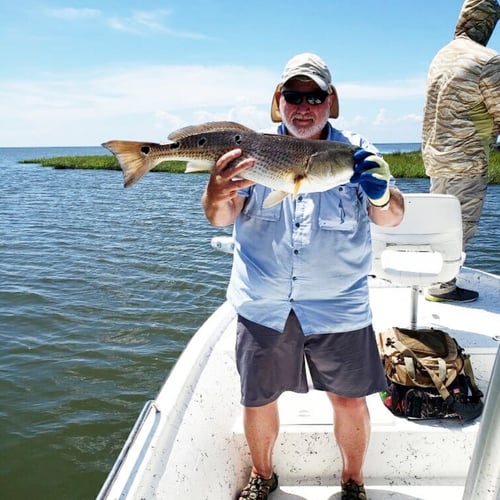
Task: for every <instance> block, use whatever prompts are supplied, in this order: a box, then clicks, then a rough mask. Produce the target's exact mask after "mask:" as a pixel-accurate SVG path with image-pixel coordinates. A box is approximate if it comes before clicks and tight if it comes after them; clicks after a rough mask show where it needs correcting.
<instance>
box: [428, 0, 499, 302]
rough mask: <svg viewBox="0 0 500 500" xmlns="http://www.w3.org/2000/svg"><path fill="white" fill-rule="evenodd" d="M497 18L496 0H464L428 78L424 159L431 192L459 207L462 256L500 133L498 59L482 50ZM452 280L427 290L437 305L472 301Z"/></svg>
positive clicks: (470, 294)
mask: <svg viewBox="0 0 500 500" xmlns="http://www.w3.org/2000/svg"><path fill="white" fill-rule="evenodd" d="M498 19H500V6H499V4H498V3H497V0H466V1H465V2H464V4H463V6H462V10H461V12H460V15H459V18H458V23H457V26H456V29H455V38H454V39H453V40H452V41H451V42H450V43H449V44H448V45H446V46H445V47H443V48H442V49H441V50H440V51H439V52H438V53H437V54H436V56H435V57H434V59H433V61H432V63H431V65H430V69H429V74H428V77H427V98H426V104H425V112H424V120H423V131H422V157H423V160H424V165H425V171H426V173H427V175H428V176H429V177H430V178H431V187H430V191H431V192H432V193H442V194H452V195H454V196H456V197H457V198H458V199H459V201H460V205H461V207H462V226H463V251H464V252H465V250H466V248H467V244H468V243H469V241H470V240H471V238H472V237H473V236H474V234H475V233H476V231H477V226H478V224H479V218H480V216H481V212H482V209H483V204H484V198H485V196H486V187H487V184H488V162H489V154H490V149H491V146H492V144H493V143H494V142H496V140H497V136H498V134H499V133H500V55H499V54H497V53H496V52H495V51H494V50H492V49H488V48H486V44H487V43H488V40H489V39H490V37H491V35H492V33H493V30H494V29H495V25H496V23H497V21H498ZM477 298H478V293H477V292H476V291H474V290H466V289H463V288H460V287H458V286H456V280H452V281H449V282H447V283H442V284H440V285H438V286H435V287H433V288H430V289H429V290H427V293H426V299H427V300H432V301H436V302H441V301H448V302H449V301H456V302H472V301H474V300H476V299H477Z"/></svg>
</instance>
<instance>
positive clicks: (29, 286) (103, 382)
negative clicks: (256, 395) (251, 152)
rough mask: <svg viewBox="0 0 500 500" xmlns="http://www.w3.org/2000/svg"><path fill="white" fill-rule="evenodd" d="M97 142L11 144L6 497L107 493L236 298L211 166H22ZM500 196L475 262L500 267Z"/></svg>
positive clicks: (1, 264)
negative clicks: (154, 402)
mask: <svg viewBox="0 0 500 500" xmlns="http://www.w3.org/2000/svg"><path fill="white" fill-rule="evenodd" d="M396 146H397V145H396ZM403 146H404V145H403ZM380 149H381V150H382V151H386V152H388V149H387V148H384V147H380ZM391 150H396V151H397V150H402V151H404V150H408V149H407V147H406V146H404V147H401V149H398V148H397V147H391ZM96 153H97V154H100V153H103V150H101V149H98V148H95V149H94V148H84V149H82V148H73V149H71V148H65V149H63V148H57V149H55V148H46V149H43V148H40V149H18V148H16V149H5V148H4V149H0V169H1V172H2V183H0V401H1V402H0V496H1V497H2V498H9V499H12V500H20V499H32V498H36V499H70V500H77V499H92V498H94V497H95V495H96V494H97V492H98V490H99V489H100V487H101V485H102V483H103V481H104V479H105V477H106V475H107V472H108V470H109V469H110V468H111V466H112V464H113V462H114V460H115V458H116V456H117V454H118V452H119V450H120V449H121V446H122V444H123V442H124V440H125V438H126V437H127V435H128V432H129V430H130V428H131V426H132V424H133V422H134V421H135V419H136V417H137V415H138V413H139V411H140V409H141V408H142V406H143V404H144V402H145V401H146V400H147V399H151V398H153V397H154V396H155V394H156V393H157V392H158V390H159V389H160V387H161V385H162V383H163V380H164V378H165V376H166V374H167V373H168V372H169V370H170V369H171V368H172V366H173V364H174V363H175V361H176V359H177V358H178V356H179V354H180V352H181V351H182V349H183V348H184V346H185V345H186V343H187V342H188V340H189V339H190V338H191V336H192V335H193V334H194V332H195V331H196V329H197V328H198V326H199V325H200V324H201V323H202V322H203V321H204V319H205V318H206V317H207V316H208V315H209V314H210V313H211V312H213V311H214V310H215V309H216V307H217V306H218V305H219V304H220V303H221V302H222V301H223V300H224V294H225V286H226V283H227V278H228V273H229V269H230V258H229V257H228V256H227V255H224V254H220V253H216V252H215V251H213V250H212V249H211V248H210V244H209V243H210V239H211V237H212V236H213V235H215V234H221V233H224V231H223V230H217V229H215V228H211V227H210V226H209V225H208V223H207V222H206V221H205V219H204V217H203V215H202V212H201V209H200V205H199V198H200V195H201V192H202V190H203V186H204V184H205V182H206V176H204V175H192V176H187V175H182V174H181V175H172V174H170V175H167V174H150V175H148V176H147V177H146V178H145V179H143V180H142V181H141V182H140V183H139V184H137V185H136V186H134V187H133V188H131V189H127V190H124V189H123V188H122V177H121V173H120V172H106V171H96V172H86V171H71V170H53V169H49V168H42V167H39V166H36V165H19V164H17V160H19V159H26V158H40V157H42V156H56V155H73V154H96ZM399 185H400V187H401V188H402V189H403V191H427V190H428V182H427V180H425V179H423V180H411V181H405V182H403V181H401V182H400V184H399ZM499 202H500V187H499V186H490V189H489V193H488V198H487V202H486V207H485V212H484V216H483V219H482V223H481V227H480V231H479V234H478V235H477V237H476V238H475V239H474V243H473V248H472V249H471V251H470V252H469V256H468V260H467V263H468V265H473V266H476V267H479V268H482V269H484V270H487V271H490V272H494V273H497V274H500V256H499V251H498V241H499V238H500V221H499V219H498V217H497V215H496V212H497V209H498V207H499ZM226 232H227V231H226Z"/></svg>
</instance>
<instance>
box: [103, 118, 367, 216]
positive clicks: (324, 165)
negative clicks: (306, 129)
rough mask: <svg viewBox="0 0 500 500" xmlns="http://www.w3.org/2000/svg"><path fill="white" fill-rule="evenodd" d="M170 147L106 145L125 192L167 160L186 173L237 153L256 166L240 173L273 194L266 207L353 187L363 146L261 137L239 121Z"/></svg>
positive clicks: (189, 132) (180, 138) (183, 137)
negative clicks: (356, 154)
mask: <svg viewBox="0 0 500 500" xmlns="http://www.w3.org/2000/svg"><path fill="white" fill-rule="evenodd" d="M168 139H169V140H170V142H168V143H165V144H156V143H150V142H134V141H109V142H106V143H104V144H103V146H104V147H106V148H107V149H109V150H110V151H111V152H112V153H113V154H114V155H115V156H116V157H117V159H118V162H119V164H120V167H121V168H122V170H123V173H124V179H125V181H124V184H125V187H129V186H131V185H133V184H134V183H136V182H137V181H138V180H139V179H140V178H141V177H142V176H143V175H145V174H146V173H147V172H149V171H150V170H151V169H153V168H154V167H155V166H156V165H158V164H159V163H162V162H165V161H172V160H177V161H187V162H188V163H187V166H186V172H195V171H210V170H211V169H212V168H213V166H214V165H215V162H216V161H217V160H218V159H219V158H220V157H221V156H222V155H223V154H224V153H226V152H228V151H231V150H233V149H235V148H240V149H241V150H242V156H241V157H240V158H238V159H237V160H235V161H236V162H239V161H241V159H244V158H253V159H254V160H255V165H254V166H252V167H250V168H248V169H247V170H245V171H243V172H241V173H240V174H238V176H239V177H241V178H244V179H248V180H250V181H252V182H255V183H257V184H262V185H264V186H267V187H269V188H270V189H271V190H272V192H271V194H270V195H269V196H268V197H267V198H266V200H265V202H264V207H270V206H273V205H275V204H276V203H279V202H280V201H281V200H282V199H283V198H284V197H285V196H288V195H289V194H292V195H294V196H296V195H297V194H298V193H299V192H303V193H308V192H320V191H326V190H328V189H331V188H333V187H336V186H339V185H341V184H345V183H347V182H349V180H350V178H351V177H352V175H353V172H354V171H353V166H354V159H353V153H354V152H355V151H356V150H358V149H359V147H357V146H354V145H351V144H346V143H341V142H331V141H321V140H310V139H299V138H296V137H291V136H288V135H278V134H263V133H258V132H255V131H254V130H252V129H250V128H248V127H245V126H243V125H241V124H239V123H235V122H226V121H224V122H208V123H204V124H201V125H190V126H188V127H184V128H182V129H179V130H176V131H175V132H172V133H171V134H170V135H169V136H168Z"/></svg>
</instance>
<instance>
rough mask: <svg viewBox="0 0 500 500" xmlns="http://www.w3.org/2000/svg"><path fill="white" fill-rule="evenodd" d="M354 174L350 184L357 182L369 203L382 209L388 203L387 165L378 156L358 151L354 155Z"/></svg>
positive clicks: (388, 174) (388, 172)
mask: <svg viewBox="0 0 500 500" xmlns="http://www.w3.org/2000/svg"><path fill="white" fill-rule="evenodd" d="M353 157H354V174H353V176H352V177H351V182H357V183H359V184H360V186H361V187H362V188H363V191H364V192H365V193H366V195H367V196H368V200H369V201H370V203H371V204H372V205H374V206H376V207H383V206H384V205H387V203H389V199H390V197H391V195H390V192H389V179H390V177H391V172H390V170H389V165H388V164H387V162H385V161H384V159H383V158H380V156H377V155H374V154H373V153H370V152H369V151H366V150H365V149H358V150H357V151H356V152H355V153H354V155H353Z"/></svg>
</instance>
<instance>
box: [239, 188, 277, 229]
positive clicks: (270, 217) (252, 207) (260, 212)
mask: <svg viewBox="0 0 500 500" xmlns="http://www.w3.org/2000/svg"><path fill="white" fill-rule="evenodd" d="M271 192H272V190H271V189H270V188H267V187H263V186H254V188H253V189H252V190H251V192H250V195H249V196H248V198H247V200H246V202H245V205H244V207H243V210H242V213H243V214H244V215H246V216H247V217H251V218H254V219H259V220H263V221H269V222H277V221H279V220H280V219H281V213H282V210H283V208H282V207H283V203H282V202H280V203H278V204H277V205H274V207H270V208H264V207H263V206H262V204H263V203H264V200H265V199H266V198H267V196H268V195H269V194H270V193H271Z"/></svg>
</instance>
